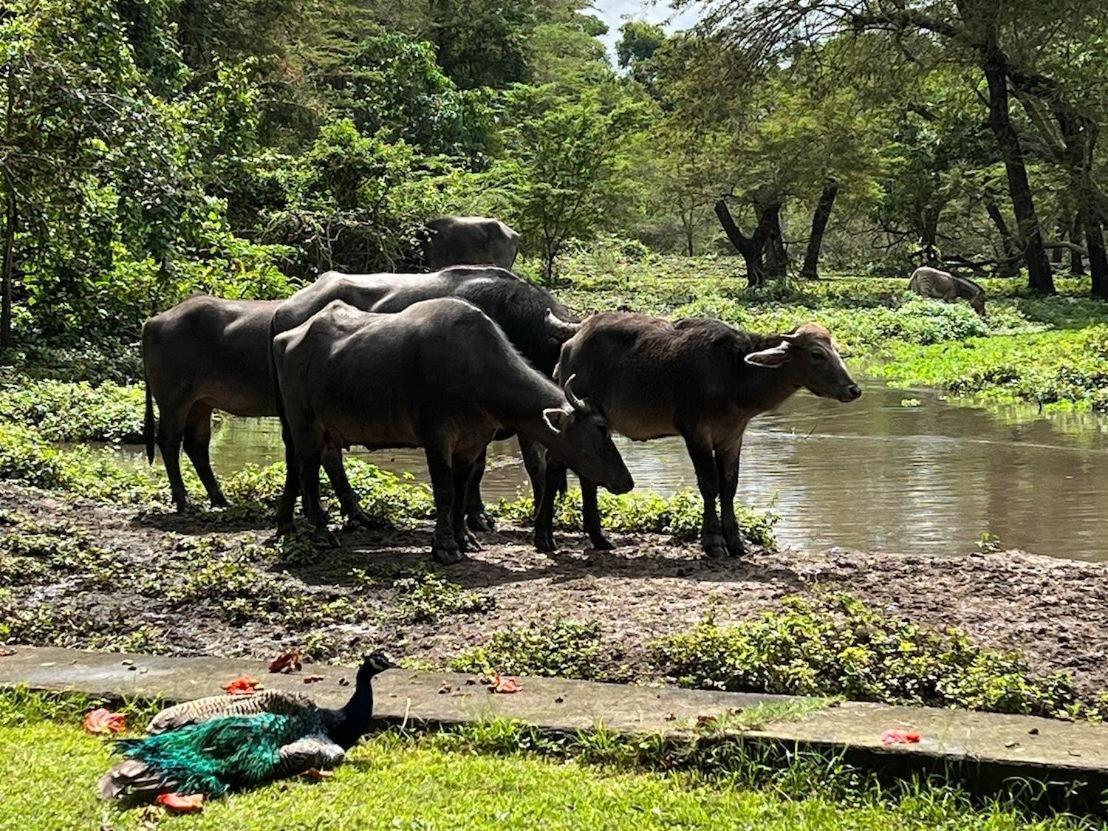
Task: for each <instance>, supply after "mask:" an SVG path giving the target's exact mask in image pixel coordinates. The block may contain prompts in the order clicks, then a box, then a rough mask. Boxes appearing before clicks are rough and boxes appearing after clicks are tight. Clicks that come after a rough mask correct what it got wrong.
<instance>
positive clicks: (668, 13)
mask: <svg viewBox="0 0 1108 831" xmlns="http://www.w3.org/2000/svg"><path fill="white" fill-rule="evenodd" d="M593 6H595V8H596V11H597V14H598V15H599V16H600V17H601V18H602V19H603V20H604V22H605V23H607V24H608V34H606V35H605V36H604V38H603V40H604V42H605V43H606V44H607V45H608V50H609V51H610V52H614V51H615V43H616V41H617V40H618V39H619V27H620V26H622V25H623V23H624V21H626V20H628V19H632V20H649V21H650V22H652V23H663V22H665V21H666V20H669V19H670V18H671V17H672V18H673V20H672V21H671V23H670V28H671V29H684V28H687V27H688V26H689V25H691V24H692V23H693V22H694V21H695V20H696V16H697V12H696V7H695V6H694V7H692V8H689V9H685V10H684V11H682V12H681V13H680V14H677V15H674V12H673V9H671V8H670V7H669V3H668V2H667V0H658V2H656V3H654V2H651V0H593Z"/></svg>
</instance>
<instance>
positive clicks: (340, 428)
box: [273, 298, 634, 563]
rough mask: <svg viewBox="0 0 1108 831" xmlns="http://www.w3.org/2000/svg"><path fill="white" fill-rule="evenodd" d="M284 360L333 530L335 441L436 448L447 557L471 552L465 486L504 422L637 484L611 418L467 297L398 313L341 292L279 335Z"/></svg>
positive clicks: (283, 384) (301, 449) (319, 516)
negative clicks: (330, 462) (326, 488)
mask: <svg viewBox="0 0 1108 831" xmlns="http://www.w3.org/2000/svg"><path fill="white" fill-rule="evenodd" d="M273 360H274V364H275V366H276V377H277V383H278V389H279V391H280V395H281V399H282V402H283V408H284V414H285V418H286V419H287V425H288V431H289V435H290V436H291V438H292V441H293V445H294V447H295V453H294V455H295V459H293V460H290V461H292V462H293V463H295V464H296V467H297V470H298V474H299V478H300V491H301V493H303V495H304V513H305V514H306V515H307V517H308V519H309V521H310V522H311V523H312V524H313V525H315V526H316V528H317V530H320V531H323V532H325V531H326V517H325V515H324V513H323V508H322V505H321V504H320V501H319V466H320V462H321V459H322V455H323V452H324V449H325V448H331V449H333V450H335V451H338V450H340V449H341V448H343V447H348V446H350V445H351V444H362V445H365V446H366V447H369V448H371V449H374V448H385V447H422V448H424V450H425V451H426V454H427V468H428V470H429V472H430V474H431V483H432V488H433V490H434V497H435V508H436V512H437V520H436V523H435V535H434V543H433V545H432V549H431V551H432V554H433V556H434V557H435V559H437V560H439V561H440V562H444V563H452V562H457V561H458V560H460V559H461V557H462V552H464V551H465V550H466V549H467V548H468V547H469V545H470V541H469V538H468V536H467V534H466V530H465V524H464V511H463V505H464V493H465V489H466V487H467V483H468V482H469V477H470V472H471V468H472V466H473V465H474V464H475V463H476V461H477V459H478V458H479V457H480V456H481V455H482V454H483V453H484V451H485V448H486V447H487V445H488V443H489V442H490V441H491V440H492V438H493V435H494V434H495V433H496V431H497V429H498V428H500V427H508V428H510V429H512V430H515V431H517V432H519V433H521V434H523V435H526V436H529V437H530V438H531V439H533V440H534V441H536V442H539V443H541V444H543V445H544V446H546V447H547V448H548V450H549V452H550V453H551V454H552V458H557V459H559V460H562V461H564V462H565V463H567V464H568V465H569V466H570V467H572V468H573V469H575V470H578V471H580V472H581V475H583V476H585V477H587V478H588V479H590V480H591V481H595V482H598V483H600V484H603V485H604V486H605V487H607V488H609V489H610V490H612V491H614V492H616V493H623V492H626V491H628V490H630V489H631V488H632V487H633V486H634V483H633V481H632V480H631V474H630V473H628V471H627V468H626V466H625V465H624V463H623V459H622V458H621V457H620V455H619V451H618V450H616V448H615V445H614V444H612V438H611V434H610V433H609V431H608V426H607V424H605V422H604V419H603V418H601V417H600V415H599V414H597V413H596V412H594V411H591V410H589V409H587V408H585V407H583V406H576V405H573V404H571V403H570V399H569V398H568V397H567V396H568V395H570V393H569V392H568V391H567V392H563V390H562V389H560V388H559V387H558V386H557V385H556V384H554V383H553V382H552V381H550V380H549V379H548V378H546V377H545V376H544V375H542V374H541V373H539V372H537V371H536V370H535V369H533V368H532V367H531V366H529V365H528V363H527V361H526V360H524V358H523V357H522V356H521V355H520V354H519V352H517V351H516V349H515V348H514V347H513V346H512V344H511V342H510V341H509V340H508V338H507V337H506V336H505V335H504V333H503V332H502V331H501V329H500V328H499V327H498V326H497V325H496V324H495V323H494V322H493V321H492V320H491V319H490V318H489V317H488V316H487V315H485V314H484V313H483V312H482V311H481V310H480V309H478V308H477V307H476V306H473V305H471V304H470V303H467V302H465V301H464V300H458V299H454V298H441V299H436V300H425V301H421V302H418V303H414V304H411V305H409V306H407V307H406V308H404V309H403V310H402V311H398V312H397V313H395V314H380V313H374V312H363V311H359V310H358V309H355V308H353V307H351V306H349V305H347V304H346V303H344V302H342V301H341V300H335V301H332V302H330V303H328V304H327V306H326V307H325V308H324V309H323V310H322V311H320V312H319V313H317V314H315V315H314V316H313V317H311V318H310V319H308V320H307V321H306V322H304V323H301V324H300V325H298V326H296V327H295V328H293V329H290V330H288V331H286V332H284V333H283V334H279V335H277V336H276V337H275V338H274V340H273ZM566 386H567V388H568V387H569V386H570V385H569V384H568V383H567V385H566Z"/></svg>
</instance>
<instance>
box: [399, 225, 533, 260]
mask: <svg viewBox="0 0 1108 831" xmlns="http://www.w3.org/2000/svg"><path fill="white" fill-rule="evenodd" d="M424 227H425V230H424V239H423V244H422V246H421V252H420V254H421V260H422V264H423V267H424V268H427V269H430V270H431V271H438V270H440V269H443V268H446V267H448V266H452V265H495V266H498V267H499V268H507V269H510V268H511V267H512V264H513V263H514V262H515V261H516V253H517V252H518V251H519V234H517V233H516V232H515V231H513V230H512V229H511V228H509V227H508V226H507V225H505V224H504V223H503V222H501V221H500V220H499V219H489V218H488V217H484V216H443V217H439V218H438V219H432V220H431V221H430V222H428V223H427V224H426V226H424Z"/></svg>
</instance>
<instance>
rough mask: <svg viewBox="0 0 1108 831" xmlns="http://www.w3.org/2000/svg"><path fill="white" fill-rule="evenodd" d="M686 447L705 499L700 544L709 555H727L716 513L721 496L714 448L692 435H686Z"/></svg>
mask: <svg viewBox="0 0 1108 831" xmlns="http://www.w3.org/2000/svg"><path fill="white" fill-rule="evenodd" d="M685 447H686V448H687V449H688V451H689V458H690V459H692V463H693V469H694V470H695V471H696V484H697V487H699V488H700V496H701V497H702V498H703V499H704V519H703V520H702V522H701V525H700V544H701V546H703V548H704V553H705V554H707V555H708V556H709V557H725V556H727V541H726V540H725V539H724V538H723V527H722V526H721V525H720V521H719V515H718V514H717V513H716V499H717V497H718V496H719V478H718V476H717V475H716V463H715V460H714V459H713V458H712V449H711V448H710V447H708V446H707V445H705V444H703V443H701V442H700V441H699V440H697V439H695V438H693V437H692V436H686V437H685Z"/></svg>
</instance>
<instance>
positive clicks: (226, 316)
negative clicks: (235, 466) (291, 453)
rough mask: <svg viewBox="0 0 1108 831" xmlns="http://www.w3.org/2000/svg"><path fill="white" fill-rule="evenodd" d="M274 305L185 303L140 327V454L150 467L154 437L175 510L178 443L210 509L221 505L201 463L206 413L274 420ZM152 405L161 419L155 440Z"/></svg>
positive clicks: (179, 485) (179, 494) (179, 491)
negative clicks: (271, 332) (271, 330)
mask: <svg viewBox="0 0 1108 831" xmlns="http://www.w3.org/2000/svg"><path fill="white" fill-rule="evenodd" d="M279 305H281V303H280V301H277V300H274V301H266V300H220V299H218V298H215V297H207V296H198V297H190V298H189V299H188V300H185V301H184V302H182V303H178V304H177V305H176V306H174V307H173V308H172V309H169V310H167V311H165V312H162V313H161V314H159V315H155V316H154V317H152V318H150V319H149V320H148V321H146V325H145V326H143V327H142V359H143V366H144V369H145V374H146V423H145V427H144V430H143V432H144V434H145V439H146V455H147V458H148V459H149V460H150V461H151V462H153V461H154V442H155V438H156V440H157V444H158V447H160V448H161V451H162V458H163V459H164V461H165V471H166V474H167V475H168V477H169V487H170V491H171V493H172V495H173V501H174V503H175V504H176V505H177V508H178V510H184V509H185V508H186V507H187V505H188V493H187V492H186V490H185V483H184V480H183V479H182V478H181V444H182V442H183V443H184V447H185V452H186V453H187V454H188V456H189V459H191V460H192V464H193V466H194V467H195V468H196V472H197V473H198V474H199V475H200V481H202V482H203V483H204V488H205V490H207V492H208V498H209V499H210V500H211V503H212V505H217V506H223V505H226V504H227V500H226V499H225V498H224V496H223V491H222V490H220V487H219V482H217V481H216V478H215V474H213V473H212V466H211V462H210V460H209V457H208V443H209V441H210V440H211V435H212V423H211V416H212V410H213V409H219V410H223V411H225V412H228V413H233V414H234V415H240V416H272V415H277V403H276V393H275V392H274V391H273V384H272V381H271V380H270V375H271V370H270V357H269V324H270V320H271V319H272V317H273V313H274V312H275V311H276V310H277V307H278V306H279ZM154 401H157V402H158V411H159V416H160V418H159V419H158V421H157V424H156V434H155V420H154Z"/></svg>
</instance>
